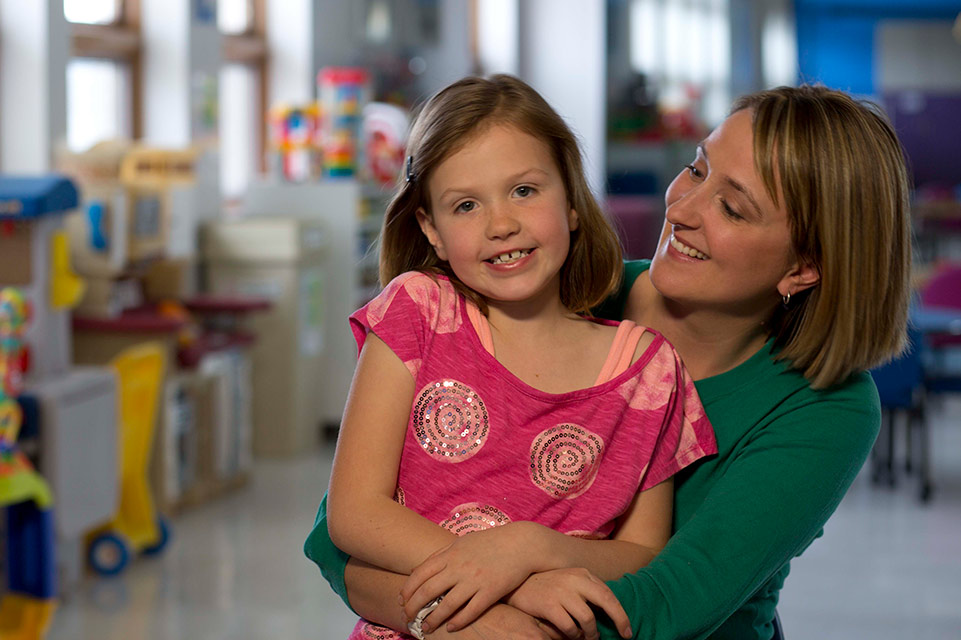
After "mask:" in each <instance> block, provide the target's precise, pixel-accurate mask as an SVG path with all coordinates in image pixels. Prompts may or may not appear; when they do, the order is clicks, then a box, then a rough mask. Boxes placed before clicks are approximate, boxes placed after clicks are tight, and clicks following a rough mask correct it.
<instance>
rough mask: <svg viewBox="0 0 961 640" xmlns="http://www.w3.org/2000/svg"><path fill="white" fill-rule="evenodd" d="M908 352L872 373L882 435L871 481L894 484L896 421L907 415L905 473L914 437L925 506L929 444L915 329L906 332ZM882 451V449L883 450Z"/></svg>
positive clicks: (910, 466)
mask: <svg viewBox="0 0 961 640" xmlns="http://www.w3.org/2000/svg"><path fill="white" fill-rule="evenodd" d="M908 341H909V344H908V348H907V350H906V351H905V353H903V354H902V355H901V356H900V357H899V358H897V359H895V360H892V361H891V362H888V363H887V364H884V365H882V366H880V367H877V368H876V369H873V370H872V371H871V376H872V377H873V378H874V384H875V385H876V386H877V388H878V396H879V397H880V400H881V411H882V419H881V433H880V435H879V436H878V440H877V442H876V443H875V445H874V450H873V451H872V456H871V457H872V470H871V480H872V482H874V483H875V484H880V483H881V482H882V481H884V482H885V483H886V484H887V485H888V486H894V485H895V484H896V475H895V466H894V460H895V428H896V418H897V416H898V415H900V414H904V415H906V418H907V427H906V432H905V433H906V444H907V452H906V455H905V471H907V472H908V473H912V472H913V470H914V464H913V462H914V461H913V458H914V456H913V449H914V447H913V446H912V444H913V440H914V438H915V437H917V440H918V452H919V458H920V459H919V464H918V472H919V475H920V482H921V485H920V498H921V501H922V502H927V501H928V500H929V499H930V497H931V469H930V441H929V435H928V429H927V423H926V422H925V419H924V408H925V393H924V391H925V389H924V368H923V364H922V348H923V336H922V335H921V332H920V331H918V330H917V329H914V328H911V329H909V331H908ZM882 447H883V448H882Z"/></svg>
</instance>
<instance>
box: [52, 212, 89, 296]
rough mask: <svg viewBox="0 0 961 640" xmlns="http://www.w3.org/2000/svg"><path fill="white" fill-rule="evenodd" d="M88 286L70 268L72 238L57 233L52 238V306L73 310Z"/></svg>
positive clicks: (61, 232)
mask: <svg viewBox="0 0 961 640" xmlns="http://www.w3.org/2000/svg"><path fill="white" fill-rule="evenodd" d="M86 288H87V285H86V283H85V282H84V281H83V278H80V277H79V276H77V274H76V273H74V272H73V269H71V268H70V238H69V237H68V236H67V232H66V231H57V232H55V233H54V234H53V236H51V238H50V306H51V307H52V308H54V309H72V308H73V307H75V306H77V303H79V302H80V299H81V298H82V297H83V292H84V291H85V290H86Z"/></svg>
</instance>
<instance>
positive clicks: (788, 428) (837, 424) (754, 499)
mask: <svg viewBox="0 0 961 640" xmlns="http://www.w3.org/2000/svg"><path fill="white" fill-rule="evenodd" d="M864 378H867V380H868V381H865V380H864ZM869 380H870V378H869V377H867V375H866V374H863V376H861V379H860V380H859V381H858V382H857V384H855V385H854V387H855V388H849V389H846V390H844V391H842V392H839V396H840V397H834V398H832V397H828V398H825V397H823V396H825V395H826V396H830V395H831V394H830V392H810V393H809V394H808V395H809V396H811V401H809V402H808V401H806V402H804V403H796V405H795V406H793V407H791V408H789V409H785V408H783V407H780V408H779V409H777V410H776V411H778V412H779V415H777V416H776V417H775V418H773V419H771V420H770V421H769V422H767V423H766V424H763V425H761V426H758V425H753V426H755V427H758V428H753V429H749V430H745V429H744V428H743V425H741V429H740V433H741V434H742V435H743V434H747V435H745V439H746V440H747V441H746V442H744V443H743V444H741V443H738V444H734V445H731V443H730V442H722V439H724V440H727V439H728V438H729V437H730V434H731V433H733V432H729V431H728V430H727V425H728V424H733V422H735V421H736V420H737V419H738V417H739V416H738V415H737V412H736V410H734V409H731V408H730V407H731V405H732V404H733V402H735V401H736V400H740V401H741V402H748V403H750V402H751V400H750V394H751V393H752V392H753V391H757V390H756V389H752V388H751V387H744V388H741V389H738V390H736V392H735V393H732V394H731V396H732V399H729V400H728V402H727V404H724V403H721V404H723V408H724V414H725V415H723V416H721V413H718V416H719V418H723V419H719V420H718V421H717V424H716V425H715V429H716V432H717V433H718V445H719V448H721V449H722V450H723V449H724V448H727V450H728V451H729V453H730V455H729V456H728V457H727V458H726V459H724V458H723V457H722V458H721V459H716V460H709V461H708V462H709V464H708V469H709V471H707V472H706V473H708V475H709V476H710V477H709V478H707V479H705V478H704V477H701V478H699V479H698V478H695V477H694V476H696V475H697V474H700V473H702V471H704V470H703V469H695V470H693V471H691V472H690V473H691V477H684V475H683V474H684V472H682V474H681V475H680V476H679V478H683V481H686V482H695V483H701V485H702V488H703V489H704V491H705V493H704V495H703V501H701V502H700V503H699V504H697V505H696V506H695V507H694V508H693V511H692V513H690V514H686V515H689V517H687V518H686V520H685V521H684V523H683V524H681V525H680V526H679V528H678V530H677V532H676V533H675V534H674V536H673V537H672V538H671V540H670V541H669V543H668V544H667V546H666V547H665V548H664V550H663V551H662V552H661V553H660V554H659V555H658V556H657V557H656V558H655V559H654V560H653V561H652V562H651V564H650V565H648V566H647V567H645V568H644V569H642V570H640V571H638V572H637V573H634V574H629V575H626V576H624V577H623V578H621V579H620V580H616V581H612V582H609V583H608V585H609V586H610V587H611V589H612V590H613V591H614V594H615V595H616V596H617V598H618V600H619V601H620V602H621V604H622V605H623V606H624V608H625V610H626V611H627V613H628V616H629V617H630V619H631V625H632V628H633V629H634V637H635V638H643V639H644V640H678V639H682V638H683V639H694V638H707V637H710V638H711V639H712V640H722V639H724V640H726V639H729V638H730V639H732V640H733V639H735V638H745V637H751V638H755V637H763V636H762V635H761V631H757V632H754V630H755V629H760V628H761V627H762V626H763V625H764V624H765V621H769V620H771V618H772V617H773V613H774V611H773V607H774V604H775V603H776V598H777V591H778V590H779V589H780V587H781V584H782V583H783V579H784V576H785V575H786V573H787V563H788V562H789V561H790V560H791V559H792V558H794V557H795V556H796V555H798V554H800V553H801V552H802V551H803V550H804V549H805V548H806V547H807V546H808V545H809V544H810V543H811V542H812V541H813V540H814V539H815V538H816V537H818V536H819V535H820V534H821V533H822V532H823V526H824V523H825V522H826V521H827V519H828V517H829V516H830V515H831V514H832V513H833V512H834V510H835V508H837V506H838V504H839V503H840V501H841V498H842V497H843V496H844V493H845V492H846V491H847V489H848V487H849V486H850V484H851V482H853V480H854V478H855V476H856V475H857V472H858V470H859V469H860V468H861V466H862V464H863V463H864V461H865V460H866V458H867V456H868V454H869V453H870V450H871V447H872V445H873V443H874V439H875V438H876V436H877V431H878V428H879V424H880V409H879V407H878V401H877V393H876V391H875V390H874V387H873V385H871V384H870V382H869ZM819 394H820V395H819ZM816 396H818V398H816ZM791 401H792V398H790V397H788V398H786V399H784V401H783V402H781V404H782V405H788V404H791ZM719 411H720V410H719ZM708 415H709V417H711V419H712V422H714V421H715V418H714V416H713V415H712V413H711V411H710V409H708ZM734 437H737V436H734ZM702 475H703V474H702ZM681 490H683V487H682V489H680V490H679V491H681ZM675 499H676V502H679V501H680V500H681V499H682V496H681V494H680V493H678V494H677V495H676V498H675ZM698 499H700V496H698ZM759 602H761V603H767V605H766V606H767V608H766V609H764V608H763V607H761V606H758V603H759ZM600 626H601V637H602V638H604V639H610V640H614V639H616V638H618V637H619V636H618V633H617V631H616V629H615V628H614V626H613V625H611V624H610V621H609V620H603V619H602V620H601V621H600Z"/></svg>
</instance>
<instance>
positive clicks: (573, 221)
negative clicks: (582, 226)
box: [567, 208, 579, 231]
mask: <svg viewBox="0 0 961 640" xmlns="http://www.w3.org/2000/svg"><path fill="white" fill-rule="evenodd" d="M567 226H568V227H570V229H571V231H577V227H578V226H579V222H578V220H577V211H575V210H574V209H573V208H572V209H571V210H570V211H569V212H568V213H567Z"/></svg>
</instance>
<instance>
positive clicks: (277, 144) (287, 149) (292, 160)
mask: <svg viewBox="0 0 961 640" xmlns="http://www.w3.org/2000/svg"><path fill="white" fill-rule="evenodd" d="M269 120H270V149H271V152H272V154H273V155H272V158H273V165H274V171H275V172H276V173H278V174H279V176H278V177H282V178H283V179H284V180H287V181H290V182H303V181H305V180H309V179H315V178H319V177H320V123H321V117H320V105H319V104H317V103H316V102H315V103H312V104H309V105H306V106H291V105H286V104H280V105H277V106H275V107H274V108H272V109H271V110H270V113H269Z"/></svg>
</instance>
